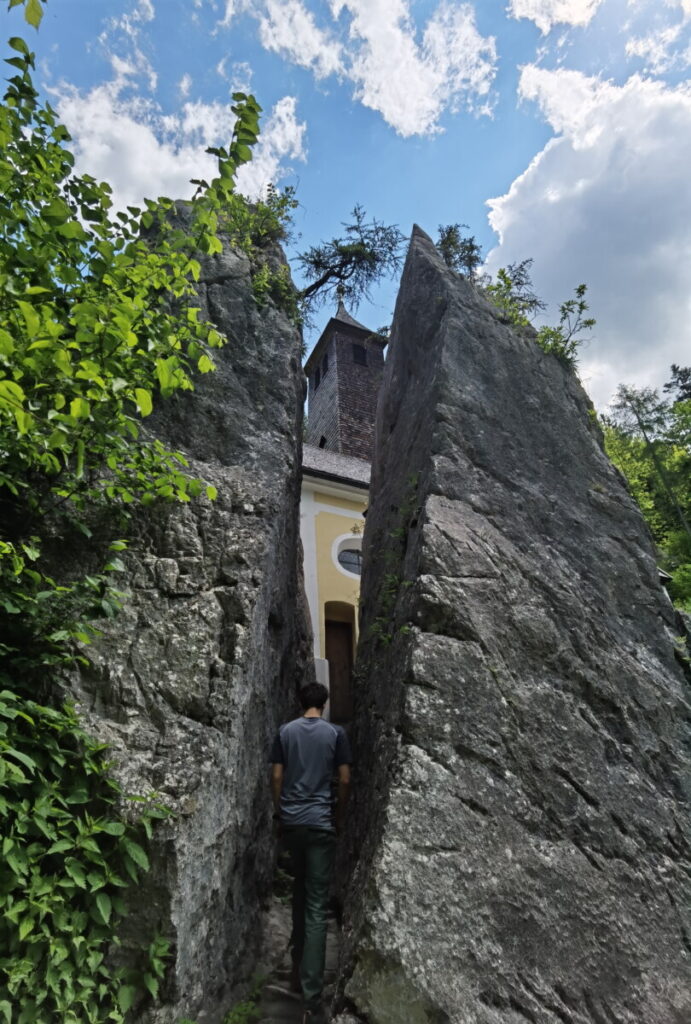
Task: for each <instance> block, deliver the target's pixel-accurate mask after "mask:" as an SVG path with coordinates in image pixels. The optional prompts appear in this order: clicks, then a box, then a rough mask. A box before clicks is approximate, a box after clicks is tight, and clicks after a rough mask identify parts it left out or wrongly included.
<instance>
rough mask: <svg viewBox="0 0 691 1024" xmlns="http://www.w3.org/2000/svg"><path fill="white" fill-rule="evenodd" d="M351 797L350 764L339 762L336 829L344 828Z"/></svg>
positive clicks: (339, 830)
mask: <svg viewBox="0 0 691 1024" xmlns="http://www.w3.org/2000/svg"><path fill="white" fill-rule="evenodd" d="M349 799H350V765H349V764H339V766H338V800H337V802H336V831H337V832H338V833H340V832H342V830H343V823H344V821H345V813H346V807H347V806H348V800H349Z"/></svg>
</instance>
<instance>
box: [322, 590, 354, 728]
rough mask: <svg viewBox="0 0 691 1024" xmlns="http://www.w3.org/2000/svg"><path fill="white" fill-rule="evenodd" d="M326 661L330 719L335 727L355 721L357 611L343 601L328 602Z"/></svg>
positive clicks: (325, 637) (326, 609) (326, 610)
mask: <svg viewBox="0 0 691 1024" xmlns="http://www.w3.org/2000/svg"><path fill="white" fill-rule="evenodd" d="M325 612H326V619H325V636H324V639H325V645H326V660H327V661H328V663H329V719H330V721H332V722H334V723H335V724H336V725H347V724H349V723H350V722H352V720H353V648H354V641H355V609H354V607H353V606H352V605H349V604H345V603H343V602H340V601H329V602H327V605H326V608H325Z"/></svg>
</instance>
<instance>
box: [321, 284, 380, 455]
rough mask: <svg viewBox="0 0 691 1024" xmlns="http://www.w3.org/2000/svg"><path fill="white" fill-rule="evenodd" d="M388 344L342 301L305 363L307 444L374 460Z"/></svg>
mask: <svg viewBox="0 0 691 1024" xmlns="http://www.w3.org/2000/svg"><path fill="white" fill-rule="evenodd" d="M386 343H387V339H386V338H384V337H382V336H381V335H380V334H377V333H376V332H374V331H371V330H370V329H369V328H368V327H365V326H364V324H361V323H358V321H357V320H355V319H353V317H352V316H351V315H350V314H349V313H348V312H347V311H346V308H345V306H344V305H343V301H342V300H340V301H339V303H338V309H337V310H336V313H335V315H334V316H332V317H331V319H330V320H329V322H328V323H327V325H326V327H325V328H324V330H323V332H322V334H321V337H320V338H319V341H318V342H317V344H316V345H315V346H314V349H313V350H312V354H311V355H310V357H309V359H308V360H307V362H306V364H305V373H306V374H307V378H308V382H309V389H308V413H307V436H306V438H305V440H306V443H307V444H309V445H314V447H315V448H323V449H326V451H331V452H338V453H339V454H341V455H350V456H352V457H354V458H356V459H362V460H364V461H365V462H371V461H372V453H373V448H374V421H375V416H376V411H377V396H378V394H379V389H380V387H381V382H382V376H383V372H384V347H385V345H386Z"/></svg>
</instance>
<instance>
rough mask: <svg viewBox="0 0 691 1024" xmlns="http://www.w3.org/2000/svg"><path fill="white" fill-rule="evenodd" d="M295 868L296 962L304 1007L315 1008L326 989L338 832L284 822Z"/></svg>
mask: <svg viewBox="0 0 691 1024" xmlns="http://www.w3.org/2000/svg"><path fill="white" fill-rule="evenodd" d="M283 837H284V840H285V844H286V846H287V848H288V850H289V852H290V857H291V860H292V868H293V934H292V936H291V946H292V952H293V963H294V964H296V965H298V966H299V968H300V984H301V986H302V994H303V997H304V1000H305V1007H306V1008H307V1009H308V1010H309V1009H316V1008H317V1007H318V1006H319V1004H320V1001H321V995H322V989H323V988H324V960H325V956H326V911H327V906H328V902H329V886H330V884H331V872H332V869H333V860H334V850H335V847H336V834H335V832H333V831H332V830H331V829H328V828H312V827H310V826H309V825H284V826H283Z"/></svg>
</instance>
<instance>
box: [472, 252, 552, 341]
mask: <svg viewBox="0 0 691 1024" xmlns="http://www.w3.org/2000/svg"><path fill="white" fill-rule="evenodd" d="M532 265H533V261H532V259H526V260H521V262H520V263H509V265H508V267H501V268H500V269H499V270H498V271H497V277H496V280H495V281H493V282H492V283H491V284H489V285H488V286H487V288H486V289H485V294H486V295H487V297H488V298H489V299H490V300H491V301H492V302H493V303H494V305H495V306H496V307H497V309H498V310H499V311H500V312H501V313H502V314H503V315H504V317H505V318H506V319H507V320H508V321H509V323H511V324H513V325H514V326H515V327H527V326H528V324H529V323H530V322H531V320H532V318H533V317H534V316H535V315H536V314H537V313H539V312H541V311H542V310H543V309H545V303H544V302H543V301H542V299H540V298H538V296H537V295H536V294H535V292H534V291H533V283H532V280H531V277H530V268H531V267H532Z"/></svg>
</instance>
